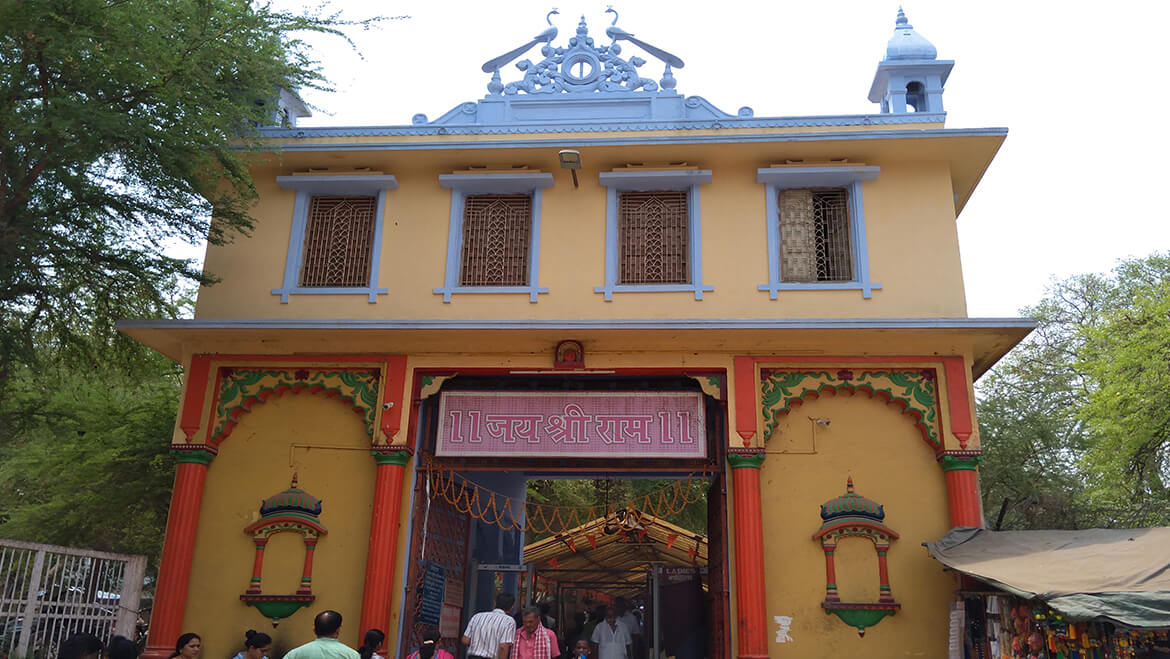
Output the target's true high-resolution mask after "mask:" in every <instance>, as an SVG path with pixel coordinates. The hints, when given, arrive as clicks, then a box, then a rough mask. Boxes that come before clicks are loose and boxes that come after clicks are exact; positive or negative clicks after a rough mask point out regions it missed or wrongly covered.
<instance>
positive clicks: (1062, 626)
mask: <svg viewBox="0 0 1170 659" xmlns="http://www.w3.org/2000/svg"><path fill="white" fill-rule="evenodd" d="M981 598H982V599H983V600H984V603H985V606H984V607H983V610H985V611H986V625H985V631H983V632H982V633H980V632H979V630H977V629H976V625H974V624H970V620H969V621H968V627H967V632H968V634H969V637H968V638H969V642H970V645H969V654H968V657H972V658H973V657H981V656H984V655H983V654H981V652H982V651H981V650H980V649H978V648H979V646H980V645H981V644H982V641H984V640H985V641H986V645H985V646H984V647H986V648H988V650H989V654H987V655H986V656H987V657H988V658H989V659H1170V630H1164V629H1162V630H1138V629H1126V628H1123V627H1118V626H1115V625H1112V624H1110V623H1106V622H1075V623H1074V622H1069V621H1068V620H1066V619H1064V617H1063V616H1062V615H1061V614H1059V613H1057V612H1056V611H1053V610H1051V609H1049V608H1048V607H1046V606H1044V605H1043V604H1037V603H1036V602H1027V601H1024V600H1021V599H1018V598H1015V597H1010V596H1007V595H988V594H985V595H981ZM967 602H968V607H967V610H968V612H971V611H972V610H973V604H972V602H973V600H972V599H968V600H967Z"/></svg>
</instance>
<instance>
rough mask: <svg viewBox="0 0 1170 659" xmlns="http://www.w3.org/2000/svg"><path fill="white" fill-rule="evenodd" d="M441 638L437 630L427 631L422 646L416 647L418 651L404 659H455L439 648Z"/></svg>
mask: <svg viewBox="0 0 1170 659" xmlns="http://www.w3.org/2000/svg"><path fill="white" fill-rule="evenodd" d="M441 638H442V637H441V636H440V635H439V630H437V629H428V630H427V631H426V633H424V634H423V642H422V645H420V646H418V649H417V650H415V651H414V652H411V653H410V654H408V655H406V659H455V657H454V656H453V655H452V654H451V653H450V652H447V651H446V650H444V649H443V648H441V647H439V639H441Z"/></svg>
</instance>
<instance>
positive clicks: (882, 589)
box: [812, 476, 902, 636]
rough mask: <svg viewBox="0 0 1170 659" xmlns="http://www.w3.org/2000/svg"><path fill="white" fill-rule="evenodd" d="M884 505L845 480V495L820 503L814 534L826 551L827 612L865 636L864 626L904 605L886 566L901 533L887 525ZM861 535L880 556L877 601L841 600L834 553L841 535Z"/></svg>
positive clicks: (874, 623)
mask: <svg viewBox="0 0 1170 659" xmlns="http://www.w3.org/2000/svg"><path fill="white" fill-rule="evenodd" d="M885 518H886V511H885V508H884V507H883V506H882V505H881V504H879V503H878V502H876V501H873V500H872V499H867V498H865V497H863V496H861V495H860V494H857V493H856V492H854V491H853V477H852V476H850V477H849V479H848V480H847V481H846V486H845V494H842V495H841V496H839V497H835V498H832V499H829V500H828V501H826V502H825V503H823V504H821V520H822V523H821V528H820V529H819V530H818V531H817V532H816V533H815V534H813V537H812V539H813V540H819V541H820V543H821V547H822V548H823V549H824V551H825V601H824V602H822V603H821V606H822V607H824V609H825V613H827V614H828V613H831V614H833V615H836V616H837V617H838V618H840V619H841V620H842V621H843V622H844V623H845V624H847V625H849V626H851V627H856V628H857V633H858V634H860V635H861V636H865V629H866V628H867V627H873V626H874V625H876V624H878V623H879V622H881V619H882V618H884V617H886V616H890V615H894V613H896V612H897V611H898V610H899V609H901V608H902V605H901V604H898V603H897V602H895V601H894V596H893V594H892V593H891V591H890V574H889V569H888V568H887V566H886V552H888V551H889V549H890V542H892V541H894V540H897V539H898V534H897V533H896V532H894V530H893V529H891V528H889V527H888V526H886V525H885ZM846 537H860V538H865V539H867V540H870V541H871V542H873V546H874V551H876V552H877V559H878V581H879V584H880V585H879V587H878V588H879V590H878V593H879V594H878V601H876V602H842V601H841V598H840V596H839V595H838V594H837V570H836V565H835V563H834V556H833V555H834V552H835V550H836V549H837V542H838V541H839V540H840V539H841V538H846Z"/></svg>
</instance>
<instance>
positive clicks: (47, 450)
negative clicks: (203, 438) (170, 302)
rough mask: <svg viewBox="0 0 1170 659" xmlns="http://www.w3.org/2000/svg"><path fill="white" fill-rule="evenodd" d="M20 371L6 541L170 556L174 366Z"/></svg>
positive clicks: (4, 477)
mask: <svg viewBox="0 0 1170 659" xmlns="http://www.w3.org/2000/svg"><path fill="white" fill-rule="evenodd" d="M154 366H155V369H156V370H155V373H154V375H153V376H150V375H146V374H144V373H142V372H139V373H136V374H134V375H126V374H125V373H122V372H120V370H119V369H117V368H115V367H108V368H102V369H98V370H92V369H78V368H72V367H67V366H58V367H47V368H44V367H43V368H40V369H37V370H35V371H34V370H33V369H30V368H28V367H23V366H19V367H17V368H16V370H15V371H14V374H13V377H12V378H11V381H10V386H9V387H8V391H7V394H6V395H5V396H4V397H3V398H2V399H0V421H2V422H3V423H4V424H5V426H4V427H5V428H7V432H5V437H4V440H5V441H4V442H3V443H2V444H0V492H4V495H3V496H2V497H0V536H4V537H8V538H19V539H22V540H30V541H34V542H47V543H53V544H60V545H66V546H72V547H85V548H90V549H98V550H104V551H113V552H123V553H132V554H145V555H146V556H147V557H148V558H149V563H150V571H151V572H152V573H153V572H154V570H155V569H156V567H157V566H156V561H157V558H158V556H159V554H160V552H161V551H162V540H163V536H164V535H165V534H164V533H163V529H164V528H165V526H166V519H167V507H168V504H169V502H170V492H171V480H172V478H173V473H174V460H173V458H172V457H171V456H170V454H169V451H170V445H169V442H167V441H166V438H168V437H170V435H171V432H172V430H173V428H174V421H175V415H176V413H177V411H178V402H177V401H178V393H179V383H178V377H177V372H176V370H175V368H174V366H173V365H171V364H170V363H169V362H168V361H167V360H165V359H163V358H162V357H156V358H155V362H154Z"/></svg>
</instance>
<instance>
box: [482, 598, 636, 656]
mask: <svg viewBox="0 0 1170 659" xmlns="http://www.w3.org/2000/svg"><path fill="white" fill-rule="evenodd" d="M515 603H516V598H515V597H514V596H513V595H510V594H508V593H501V594H500V595H498V596H496V606H495V608H494V609H492V610H491V611H485V612H483V613H477V614H475V615H474V616H472V617H471V620H470V621H469V622H468V623H467V630H466V631H464V632H463V638H462V641H463V645H465V646H467V656H468V659H509V658H510V659H555V658H556V657H560V656H561V655H562V654H565V655H568V656H569V657H572V659H636V658H637V657H640V656H644V653H645V646H644V645H643V632H642V622H641V620H639V619H638V616H637V615H636V613H635V612H634V611H632V610H631V609H630V606H629V603H628V602H627V601H626V600H625V599H624V598H621V597H619V598H617V599H615V600H614V604H613V606H604V605H603V606H598V607H597V608H596V609H594V610H593V611H591V612H590V613H589V615H588V616H587V615H586V614H585V612H583V611H582V612H579V613H578V614H577V615H576V616H575V617H574V621H573V623H574V624H573V627H571V628H570V629H569V630H568V631H567V632H566V633H565V634H563V638H561V639H560V640H558V638H557V633H556V630H555V628H554V625H555V620H554V619H553V618H551V617H550V616H549V615H548V613H549V608H548V606H547V605H545V606H542V607H532V608H528V609H525V610H523V611H522V612H521V613H520V616H519V624H517V619H516V618H514V617H513V616H512V607H513V606H514V605H515Z"/></svg>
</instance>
